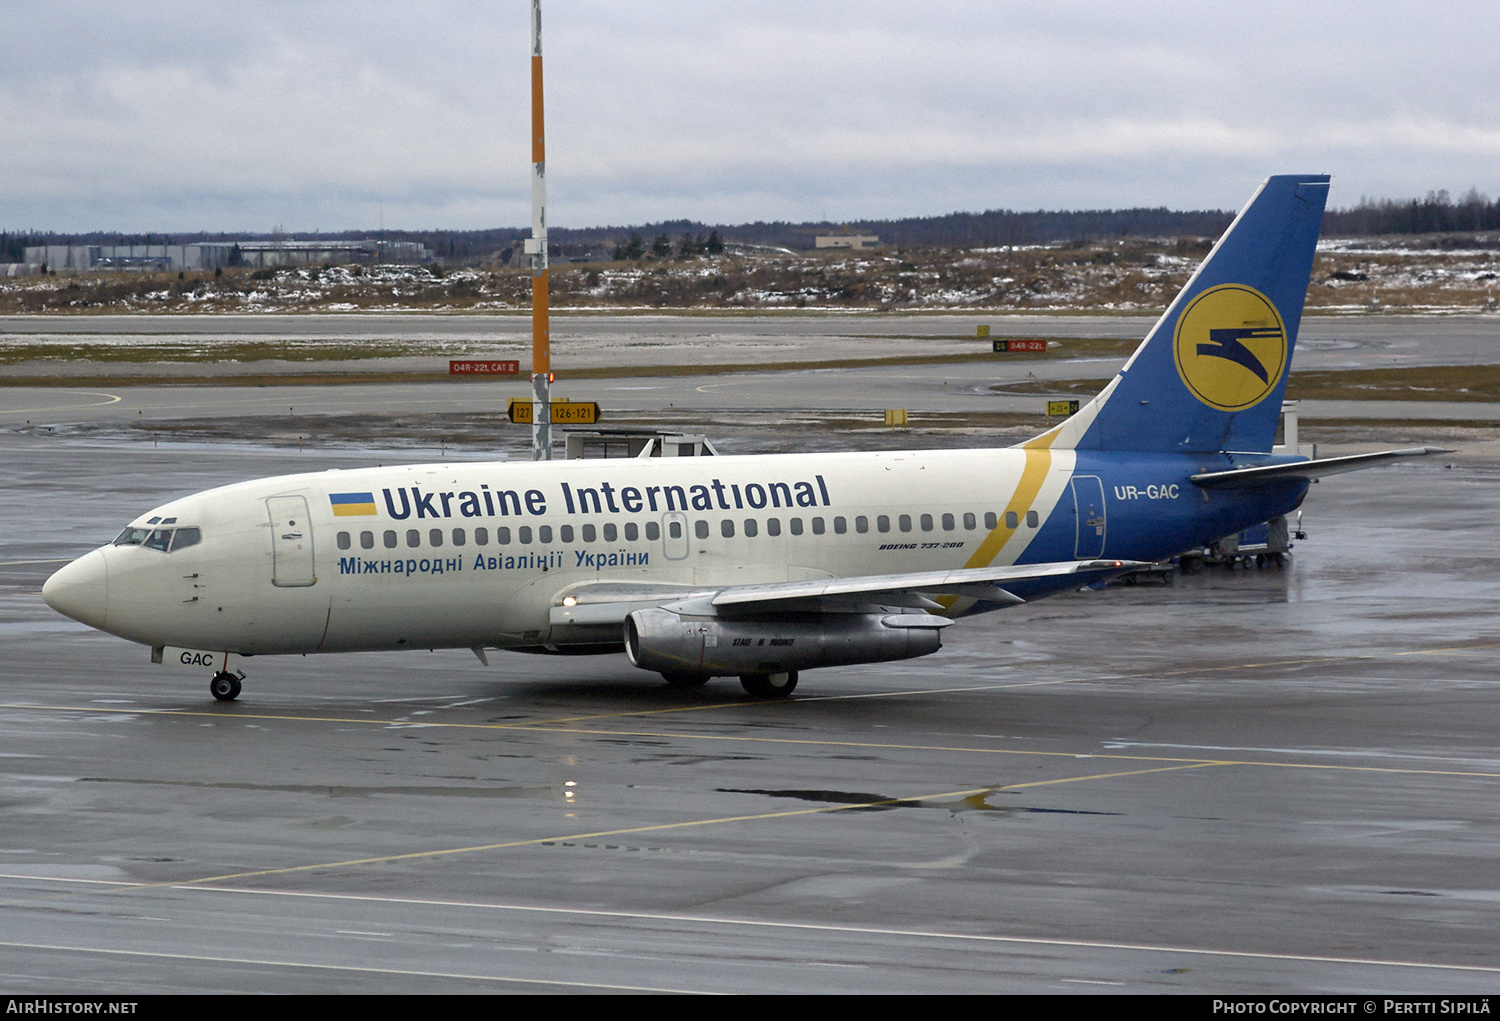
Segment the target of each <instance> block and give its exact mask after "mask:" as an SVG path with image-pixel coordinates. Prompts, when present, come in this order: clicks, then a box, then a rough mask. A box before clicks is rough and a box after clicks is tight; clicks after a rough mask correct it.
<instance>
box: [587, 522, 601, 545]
mask: <svg viewBox="0 0 1500 1021" xmlns="http://www.w3.org/2000/svg"><path fill="white" fill-rule="evenodd" d="M598 537H599V533H598V532H597V531H595V530H594V526H593V525H584V526H583V541H584V542H593V541H594V540H595V539H597V538H598Z"/></svg>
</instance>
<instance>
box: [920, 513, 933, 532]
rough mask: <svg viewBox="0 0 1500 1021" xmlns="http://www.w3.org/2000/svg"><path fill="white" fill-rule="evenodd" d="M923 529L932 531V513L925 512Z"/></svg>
mask: <svg viewBox="0 0 1500 1021" xmlns="http://www.w3.org/2000/svg"><path fill="white" fill-rule="evenodd" d="M922 531H924V532H930V531H932V515H931V514H923V515H922Z"/></svg>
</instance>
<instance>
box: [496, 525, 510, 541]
mask: <svg viewBox="0 0 1500 1021" xmlns="http://www.w3.org/2000/svg"><path fill="white" fill-rule="evenodd" d="M495 545H497V546H509V545H510V529H509V528H506V527H505V526H504V525H501V526H500V527H499V528H496V529H495Z"/></svg>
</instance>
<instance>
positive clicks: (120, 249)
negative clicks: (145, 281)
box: [26, 240, 433, 271]
mask: <svg viewBox="0 0 1500 1021" xmlns="http://www.w3.org/2000/svg"><path fill="white" fill-rule="evenodd" d="M432 259H433V255H432V250H431V249H430V248H428V247H427V246H425V245H422V244H419V243H417V242H415V241H374V240H364V241H333V240H330V241H283V240H272V241H209V242H204V243H202V244H196V245H38V246H35V247H31V248H27V249H26V262H27V263H29V264H30V265H33V266H42V265H45V266H46V267H47V268H48V269H50V270H60V269H95V270H97V269H139V270H157V271H162V270H179V271H181V270H213V269H219V268H221V267H229V266H249V267H252V268H255V269H261V268H265V267H268V266H298V265H308V264H323V263H332V264H335V265H340V264H345V263H361V264H365V265H377V264H378V265H393V264H394V265H414V264H420V263H426V262H431V261H432Z"/></svg>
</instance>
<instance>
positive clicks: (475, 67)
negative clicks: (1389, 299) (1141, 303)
mask: <svg viewBox="0 0 1500 1021" xmlns="http://www.w3.org/2000/svg"><path fill="white" fill-rule="evenodd" d="M544 4H545V8H544V32H543V36H544V50H545V54H546V62H547V108H548V138H547V144H548V154H547V155H548V160H549V200H550V201H549V205H550V207H551V209H550V212H551V217H552V222H553V223H555V224H560V225H571V226H586V225H593V224H604V223H627V222H640V221H644V220H655V219H665V218H676V217H694V218H700V219H706V220H718V221H728V222H736V221H742V220H754V219H804V218H813V219H816V218H822V217H824V216H827V217H830V218H833V219H844V218H848V219H853V218H861V217H883V216H897V215H924V214H941V213H944V212H948V211H951V210H953V209H986V208H997V207H1009V208H1039V207H1044V208H1084V207H1101V206H1118V205H1169V206H1173V207H1178V208H1204V207H1210V208H1212V207H1219V208H1227V207H1233V206H1237V205H1238V204H1239V203H1240V202H1242V201H1243V199H1244V198H1245V197H1246V196H1247V195H1248V194H1249V191H1250V189H1251V188H1253V187H1254V184H1255V183H1256V182H1257V181H1258V180H1259V179H1260V178H1261V177H1263V176H1264V175H1265V174H1267V173H1273V172H1288V171H1327V172H1332V173H1334V174H1335V189H1336V190H1335V198H1334V202H1335V204H1340V199H1341V198H1342V199H1343V201H1344V203H1345V204H1348V203H1352V202H1353V201H1354V200H1355V199H1356V198H1357V196H1359V195H1364V194H1371V195H1383V196H1390V197H1402V196H1409V195H1420V194H1425V193H1426V192H1427V191H1428V190H1430V189H1434V188H1448V189H1450V190H1452V191H1454V192H1461V191H1464V190H1467V188H1468V187H1469V186H1471V185H1474V186H1477V187H1479V188H1480V189H1481V190H1483V191H1488V192H1489V193H1491V194H1495V193H1500V163H1497V161H1496V159H1495V157H1496V150H1497V148H1500V109H1497V107H1496V104H1495V102H1494V99H1493V97H1494V96H1495V95H1496V94H1497V84H1500V83H1497V81H1496V78H1497V72H1496V71H1495V69H1494V66H1493V61H1492V60H1490V59H1489V55H1490V54H1492V53H1493V52H1495V50H1496V49H1497V47H1496V43H1497V42H1500V27H1497V19H1494V18H1493V17H1492V16H1491V14H1490V11H1489V8H1488V6H1487V5H1484V4H1480V3H1477V2H1453V3H1434V4H1424V5H1421V6H1420V7H1417V6H1415V5H1405V4H1395V3H1378V2H1376V3H1368V4H1362V5H1360V7H1359V8H1357V10H1356V13H1357V14H1358V16H1357V17H1356V16H1353V15H1352V14H1351V13H1350V11H1351V10H1355V9H1350V8H1344V7H1341V6H1328V7H1313V8H1311V9H1309V8H1308V7H1307V5H1303V4H1294V3H1289V2H1273V3H1261V4H1249V3H1245V4H1215V5H1197V6H1188V5H1181V4H1167V3H1153V2H1146V3H1138V4H1132V5H1129V6H1128V7H1127V6H1125V5H1118V4H1114V3H1084V2H1077V3H1046V4H1043V3H994V4H988V3H972V4H959V5H955V4H951V3H926V2H913V3H903V4H894V3H891V4H885V3H868V2H862V3H844V2H825V3H819V4H813V5H808V4H805V3H777V2H760V3H749V2H720V3H714V4H702V3H696V4H692V3H679V2H668V0H663V2H660V3H654V4H651V5H620V4H612V3H602V2H585V0H552V2H547V0H544ZM527 36H528V23H527V17H526V4H525V3H523V2H511V3H507V4H489V3H478V2H466V0H449V2H429V3H422V4H412V3H394V2H375V0H371V2H367V3H360V4H345V3H333V2H326V3H290V2H285V3H283V2H272V0H260V2H256V0H247V2H243V3H237V4H234V5H195V4H189V3H185V2H178V0H154V2H153V0H145V2H137V3H132V4H129V5H119V4H111V3H104V2H87V0H74V2H71V3H68V2H55V3H49V4H41V3H37V4H31V3H19V4H16V5H12V6H10V7H8V8H7V23H6V32H5V33H4V35H3V36H0V123H3V124H5V125H6V144H5V145H4V146H3V147H0V225H5V226H8V227H12V228H27V227H31V228H38V229H49V228H50V229H57V230H83V229H121V230H193V229H207V230H243V229H256V230H264V229H269V228H270V227H271V226H273V225H275V224H282V225H284V226H286V227H287V228H289V229H296V230H306V229H313V228H321V229H325V230H334V229H345V228H371V227H374V226H376V224H377V223H378V222H379V221H380V220H382V219H383V220H384V223H385V224H386V225H387V226H395V227H406V228H419V227H458V228H466V227H484V226H499V225H521V224H524V223H527V222H528V221H529V218H530V214H529V177H528V173H529V168H528V165H527V164H528V161H529V158H530V157H529V151H528V147H527V134H528V123H527V120H528V114H529V100H528V95H527V90H528V74H527V53H528V38H527ZM1469 54H1472V56H1467V55H1469Z"/></svg>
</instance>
